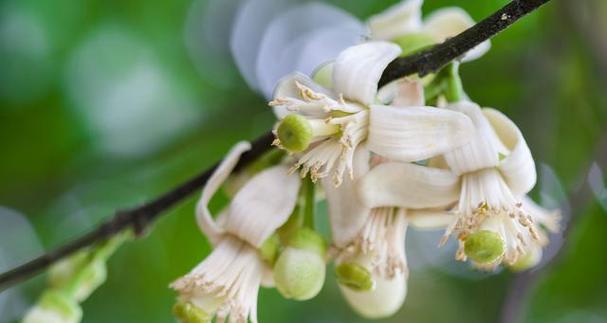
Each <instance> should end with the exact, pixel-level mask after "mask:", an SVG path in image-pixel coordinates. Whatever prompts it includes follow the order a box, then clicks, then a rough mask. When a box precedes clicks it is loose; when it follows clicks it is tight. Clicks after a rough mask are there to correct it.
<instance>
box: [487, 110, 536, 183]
mask: <svg viewBox="0 0 607 323" xmlns="http://www.w3.org/2000/svg"><path fill="white" fill-rule="evenodd" d="M483 114H484V116H485V117H486V118H487V120H489V122H490V123H491V125H492V127H493V129H495V132H496V134H497V136H498V137H499V139H500V141H501V142H502V143H503V144H504V145H505V146H506V148H507V149H508V150H509V151H510V152H509V153H508V154H504V155H502V156H501V159H502V160H501V161H500V163H499V167H498V168H499V170H500V172H501V173H502V175H504V178H505V179H506V182H507V183H508V186H509V187H510V189H511V190H512V192H514V193H515V194H518V195H524V194H527V193H528V192H529V191H531V189H532V188H533V187H534V186H535V183H536V182H537V172H536V169H535V162H534V160H533V156H531V151H530V150H529V147H528V146H527V142H526V141H525V138H524V137H523V134H522V133H521V131H520V130H519V129H518V127H517V126H516V124H514V122H512V120H510V119H509V118H508V117H507V116H506V115H504V114H503V113H502V112H500V111H497V110H495V109H491V108H485V109H483Z"/></svg>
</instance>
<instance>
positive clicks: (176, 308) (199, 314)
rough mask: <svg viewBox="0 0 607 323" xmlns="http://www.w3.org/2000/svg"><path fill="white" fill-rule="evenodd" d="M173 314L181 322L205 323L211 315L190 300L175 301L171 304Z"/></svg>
mask: <svg viewBox="0 0 607 323" xmlns="http://www.w3.org/2000/svg"><path fill="white" fill-rule="evenodd" d="M173 315H175V317H177V318H178V319H179V320H180V321H181V322H182V323H207V322H211V318H212V317H211V316H210V315H209V314H207V313H206V312H205V311H203V310H202V309H200V308H199V307H196V306H195V305H194V304H192V303H190V302H177V303H176V304H175V305H173Z"/></svg>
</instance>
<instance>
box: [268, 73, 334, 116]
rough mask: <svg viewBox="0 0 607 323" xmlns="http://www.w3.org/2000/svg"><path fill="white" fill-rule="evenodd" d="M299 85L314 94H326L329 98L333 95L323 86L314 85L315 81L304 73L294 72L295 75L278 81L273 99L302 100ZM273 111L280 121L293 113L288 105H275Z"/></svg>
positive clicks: (292, 74)
mask: <svg viewBox="0 0 607 323" xmlns="http://www.w3.org/2000/svg"><path fill="white" fill-rule="evenodd" d="M297 83H299V84H301V85H303V86H305V87H308V88H310V89H311V90H312V91H314V92H317V93H322V94H325V95H328V96H330V95H331V93H330V92H329V91H328V90H326V89H325V88H323V87H322V86H319V85H318V84H316V83H314V81H312V80H311V79H310V78H309V77H308V76H306V75H304V74H302V73H298V72H294V73H291V74H289V75H287V76H285V77H283V78H282V79H281V80H280V81H278V84H277V85H276V88H275V89H274V94H273V95H272V97H273V98H274V99H280V98H300V97H301V95H300V92H301V90H300V88H299V87H298V86H297ZM272 109H273V110H274V114H275V115H276V117H277V118H278V119H283V118H284V117H286V116H287V115H288V114H291V113H292V111H289V110H288V109H287V107H286V105H273V106H272Z"/></svg>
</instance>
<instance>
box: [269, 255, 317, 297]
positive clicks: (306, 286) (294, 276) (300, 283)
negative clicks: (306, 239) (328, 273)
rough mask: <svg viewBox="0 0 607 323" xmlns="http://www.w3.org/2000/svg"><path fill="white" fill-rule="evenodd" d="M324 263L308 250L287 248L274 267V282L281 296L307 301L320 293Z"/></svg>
mask: <svg viewBox="0 0 607 323" xmlns="http://www.w3.org/2000/svg"><path fill="white" fill-rule="evenodd" d="M325 267H326V265H325V262H324V259H323V258H322V257H320V255H318V254H317V253H314V252H312V251H310V250H305V249H297V248H293V247H287V248H286V249H285V250H284V251H283V252H282V253H281V254H280V256H279V257H278V260H277V261H276V265H275V266H274V282H275V283H276V289H278V291H279V292H280V294H281V295H282V296H284V297H285V298H289V299H295V300H298V301H305V300H308V299H310V298H312V297H314V296H316V295H318V293H319V292H320V290H321V289H322V286H323V284H324V282H325Z"/></svg>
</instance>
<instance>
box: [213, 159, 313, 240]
mask: <svg viewBox="0 0 607 323" xmlns="http://www.w3.org/2000/svg"><path fill="white" fill-rule="evenodd" d="M300 183H301V181H300V180H299V178H298V176H297V175H289V174H288V167H287V166H283V165H278V166H274V167H271V168H268V169H266V170H264V171H262V172H261V173H259V174H257V175H255V176H254V177H253V178H251V179H250V180H249V182H247V184H245V186H244V187H243V188H241V189H240V191H238V193H236V196H234V198H233V199H232V202H231V203H230V206H229V210H228V215H227V218H226V222H225V225H224V228H225V231H226V232H229V233H231V234H233V235H235V236H237V237H239V238H240V239H243V240H245V241H247V242H248V243H250V244H251V245H253V246H255V247H257V248H259V247H260V246H261V245H262V244H263V242H264V241H266V239H268V238H269V237H270V235H271V234H272V233H273V232H274V231H275V230H276V229H278V227H280V226H281V225H282V224H283V223H285V222H286V221H287V219H288V218H289V215H291V213H292V212H293V209H294V208H295V204H296V202H297V193H298V192H299V186H300Z"/></svg>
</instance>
